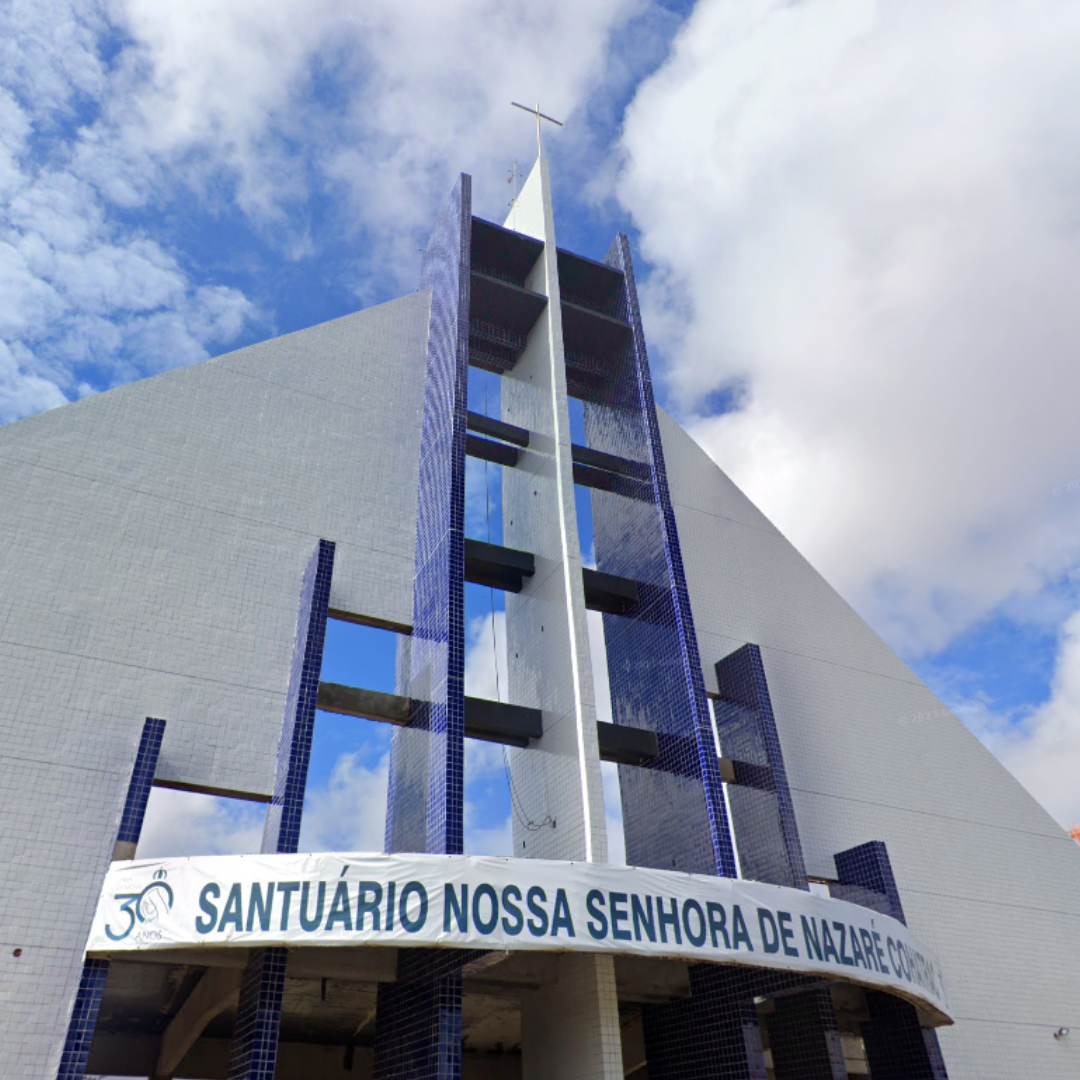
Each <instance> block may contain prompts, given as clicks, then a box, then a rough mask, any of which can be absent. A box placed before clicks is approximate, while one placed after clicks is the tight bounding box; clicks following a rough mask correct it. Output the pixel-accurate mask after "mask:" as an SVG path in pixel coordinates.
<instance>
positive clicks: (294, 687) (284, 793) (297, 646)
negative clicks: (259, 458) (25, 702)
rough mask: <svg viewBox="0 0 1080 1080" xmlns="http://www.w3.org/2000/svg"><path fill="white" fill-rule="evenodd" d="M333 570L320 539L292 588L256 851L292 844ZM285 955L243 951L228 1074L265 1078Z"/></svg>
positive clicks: (283, 849)
mask: <svg viewBox="0 0 1080 1080" xmlns="http://www.w3.org/2000/svg"><path fill="white" fill-rule="evenodd" d="M333 572H334V545H333V544H332V543H331V542H330V541H328V540H320V541H319V544H318V547H317V548H316V549H315V552H314V553H313V555H312V556H311V559H310V561H309V562H308V565H307V569H306V570H305V572H304V578H303V584H302V586H301V589H300V605H299V610H298V611H297V618H296V638H295V641H294V644H293V656H292V667H291V669H290V672H289V687H288V691H287V693H286V695H285V716H284V719H283V721H282V725H281V741H280V743H279V744H278V762H277V771H276V773H275V777H274V794H273V796H272V798H271V801H270V806H269V807H268V808H267V812H266V825H265V827H264V828H263V840H262V851H263V852H264V853H266V854H288V853H292V852H295V851H296V850H297V849H298V847H299V843H300V818H301V815H302V814H303V810H304V790H305V788H306V787H307V774H308V765H309V763H310V761H311V740H312V737H313V735H314V734H315V702H316V700H317V698H318V695H319V673H320V670H321V669H322V657H323V646H324V645H325V642H326V612H327V608H328V607H329V604H330V581H331V578H332V576H333ZM286 956H287V950H286V949H283V948H269V949H255V950H253V952H252V953H251V955H250V956H249V958H248V962H247V965H246V966H245V968H244V974H243V978H242V980H241V984H240V1001H239V1004H238V1005H237V1010H236V1026H235V1028H234V1029H233V1040H232V1048H231V1051H230V1054H229V1080H273V1076H274V1069H275V1067H276V1065H277V1052H278V1032H279V1029H280V1026H281V996H282V993H283V991H284V989H285V960H286Z"/></svg>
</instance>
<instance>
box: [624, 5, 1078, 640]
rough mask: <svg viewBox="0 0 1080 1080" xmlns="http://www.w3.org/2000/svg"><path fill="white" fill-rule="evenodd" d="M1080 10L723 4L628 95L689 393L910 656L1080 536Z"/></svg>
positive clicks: (632, 158) (1069, 551)
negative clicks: (1072, 487) (1070, 490)
mask: <svg viewBox="0 0 1080 1080" xmlns="http://www.w3.org/2000/svg"><path fill="white" fill-rule="evenodd" d="M1078 32H1080V9H1077V7H1076V6H1075V5H1074V4H1071V3H1068V2H1065V0H1037V2H1036V3H1033V4H1028V5H1024V6H1022V7H1018V6H1016V5H1012V4H1008V3H1005V2H1003V0H950V2H949V3H947V4H941V3H930V2H926V0H920V2H916V3H911V4H903V5H895V4H885V3H880V2H874V0H815V2H810V3H803V4H789V3H785V2H781V0H758V2H755V3H739V2H735V0H702V2H701V3H699V4H698V6H697V7H696V9H695V11H694V13H693V16H692V17H691V19H690V20H689V21H688V23H687V24H686V26H685V28H684V30H683V31H682V33H681V34H680V36H679V38H678V40H677V42H676V44H675V47H674V48H673V50H672V54H671V56H670V58H669V59H668V61H667V63H666V64H665V65H664V66H663V68H662V69H661V70H660V71H659V72H657V73H656V74H655V75H654V76H653V77H652V78H650V79H649V80H647V81H646V82H645V83H644V84H643V85H642V87H641V88H640V89H639V91H638V93H637V95H636V98H635V100H634V101H633V103H632V104H631V106H630V108H629V110H628V113H627V120H626V126H625V135H624V141H623V151H624V154H625V158H624V162H623V164H624V168H623V172H622V174H621V178H620V181H619V196H620V198H621V200H622V202H623V204H624V205H625V206H626V207H627V208H628V209H629V210H630V211H632V213H633V215H634V220H635V222H636V223H637V224H638V226H639V227H640V228H641V230H642V246H643V248H644V252H645V254H646V255H647V257H648V258H649V259H651V260H652V261H653V263H654V264H655V267H656V272H655V273H654V274H653V276H652V279H651V282H650V286H649V289H648V292H647V297H648V303H649V306H650V315H651V316H652V318H651V324H652V326H653V329H654V334H655V333H659V336H660V339H661V343H662V344H663V346H664V348H665V350H666V352H667V355H668V360H669V363H668V371H667V383H668V387H669V390H670V393H671V395H672V397H673V399H674V401H675V402H676V403H677V405H678V406H679V407H680V408H681V410H682V413H683V415H684V416H685V417H686V418H687V419H688V420H689V422H690V427H691V430H692V432H693V433H694V435H695V436H696V437H697V438H698V439H699V440H700V441H701V442H702V443H703V444H704V445H705V446H706V447H707V448H708V449H709V451H710V452H711V453H712V454H713V456H714V457H715V458H716V460H717V461H718V462H719V463H720V465H721V466H722V467H723V468H725V469H726V470H727V471H728V472H729V473H731V474H732V476H733V477H734V479H736V481H737V482H739V483H740V484H741V485H742V486H743V487H744V488H745V489H746V490H747V492H748V493H749V494H750V496H751V497H752V498H754V500H755V501H756V502H758V503H759V505H761V506H762V508H763V509H764V510H765V511H766V512H767V513H768V514H769V515H770V516H771V517H772V518H773V519H774V520H775V521H776V522H777V524H778V525H780V527H781V528H783V529H784V530H785V531H786V532H787V533H788V534H789V535H790V536H791V537H792V539H793V540H794V541H795V542H796V543H797V544H798V546H799V547H800V548H801V549H802V550H803V551H804V552H805V553H806V554H807V555H808V556H809V557H810V559H811V561H812V562H814V563H815V565H817V566H819V567H820V568H821V569H822V570H823V571H824V573H825V574H826V576H827V577H828V578H829V579H830V580H831V581H833V582H834V583H835V584H836V585H838V587H839V588H840V589H841V591H842V592H843V593H844V594H845V595H846V596H847V597H848V598H849V599H851V600H852V601H853V602H854V603H855V605H856V606H857V607H858V608H859V610H860V611H862V612H864V613H865V614H867V615H868V616H869V617H870V618H871V620H872V621H873V622H874V623H875V625H876V626H878V628H879V629H881V630H882V631H883V632H884V633H885V634H886V636H887V637H888V638H889V640H890V641H891V642H892V643H894V644H895V645H897V646H899V647H900V648H902V649H904V650H906V651H908V652H910V653H918V652H921V651H924V650H934V649H936V648H938V647H940V646H942V645H943V644H944V643H945V642H946V641H948V640H949V639H950V638H951V637H952V636H953V635H954V634H955V633H956V632H958V631H959V630H960V629H962V628H964V627H965V626H967V625H970V624H971V623H972V622H973V621H974V620H975V619H977V618H978V617H980V616H981V615H983V614H984V613H985V612H987V611H989V610H991V609H993V608H994V607H995V606H996V605H998V604H999V603H1001V602H1002V601H1003V600H1004V599H1005V598H1006V597H1008V596H1009V595H1010V594H1013V593H1015V592H1025V591H1026V592H1031V591H1037V590H1038V589H1040V588H1042V587H1043V586H1044V584H1045V583H1046V582H1047V581H1048V580H1052V579H1053V578H1054V577H1055V576H1056V575H1058V574H1060V573H1061V572H1062V571H1063V570H1065V569H1066V568H1068V567H1070V566H1073V565H1075V564H1076V562H1077V560H1078V557H1080V529H1078V525H1080V500H1074V501H1073V503H1072V504H1070V505H1065V504H1066V500H1058V501H1057V503H1056V504H1055V501H1054V500H1053V498H1052V490H1053V489H1054V487H1055V486H1056V485H1059V484H1061V483H1064V482H1066V481H1067V480H1069V479H1071V478H1072V477H1073V476H1074V475H1080V452H1078V450H1077V444H1076V438H1075V430H1076V429H1075V401H1076V400H1077V398H1078V396H1080V365H1077V364H1076V363H1075V355H1074V354H1075V353H1076V350H1077V347H1078V342H1080V307H1078V306H1077V304H1076V302H1075V296H1076V294H1077V291H1078V289H1080V234H1078V232H1077V230H1076V228H1075V222H1076V220H1077V215H1078V214H1080V151H1078V150H1077V147H1078V146H1080V140H1078V138H1077V134H1078V132H1077V123H1078V121H1077V116H1076V112H1075V110H1070V109H1068V108H1067V107H1065V104H1064V103H1065V102H1066V101H1070V100H1073V99H1075V98H1076V96H1077V95H1078V94H1080V68H1078V67H1077V65H1076V64H1075V62H1074V55H1073V48H1072V43H1073V42H1075V40H1076V38H1077V33H1078ZM710 395H711V400H716V397H717V396H718V395H727V396H728V399H729V400H733V401H734V403H735V404H736V406H737V407H736V408H735V409H734V411H729V412H726V413H724V414H722V415H710V414H709V413H710V409H709V408H708V403H709V401H710Z"/></svg>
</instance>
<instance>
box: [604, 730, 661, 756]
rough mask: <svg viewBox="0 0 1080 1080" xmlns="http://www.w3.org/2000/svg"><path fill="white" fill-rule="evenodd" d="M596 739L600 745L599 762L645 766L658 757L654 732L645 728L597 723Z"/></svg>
mask: <svg viewBox="0 0 1080 1080" xmlns="http://www.w3.org/2000/svg"><path fill="white" fill-rule="evenodd" d="M596 738H597V742H598V743H599V744H600V760H601V761H614V762H616V763H618V764H619V765H645V764H646V763H647V762H650V761H655V760H656V759H657V758H658V757H659V756H660V747H659V744H658V741H657V738H656V732H655V731H649V730H648V729H647V728H636V727H629V726H627V725H626V724H608V723H598V724H597V725H596Z"/></svg>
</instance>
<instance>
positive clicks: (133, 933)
mask: <svg viewBox="0 0 1080 1080" xmlns="http://www.w3.org/2000/svg"><path fill="white" fill-rule="evenodd" d="M227 945H235V946H240V947H253V946H262V945H288V946H291V947H298V946H310V945H323V946H328V945H330V946H342V945H352V946H362V945H394V946H406V947H407V946H419V945H423V946H433V945H434V946H442V947H447V948H469V949H498V950H518V949H546V950H556V951H567V950H580V951H586V952H607V953H634V954H637V955H646V956H665V957H679V958H681V959H685V960H691V961H697V962H701V961H713V962H720V963H736V964H748V965H752V966H755V967H767V968H779V969H783V970H786V971H792V972H802V973H808V974H816V975H827V976H829V977H834V978H840V979H844V980H847V981H850V982H858V983H862V984H865V985H869V986H874V987H879V988H881V989H885V990H892V991H895V992H897V993H899V994H902V995H904V996H905V997H908V998H910V999H912V1000H914V1001H917V1002H918V1003H919V1004H921V1005H923V1006H925V1007H926V1008H928V1009H929V1010H930V1012H931V1013H933V1014H936V1015H937V1018H938V1019H939V1020H945V1019H947V1018H948V1014H949V1003H948V997H947V994H946V991H945V985H944V982H943V980H942V975H941V969H940V966H939V964H938V962H937V960H936V958H935V957H934V956H933V955H932V954H931V953H930V951H929V950H928V949H927V948H926V946H924V945H923V944H921V943H920V942H919V941H918V940H917V939H916V938H915V937H914V936H913V935H912V934H911V933H909V931H908V930H907V928H906V927H905V926H904V925H903V924H902V923H900V922H897V921H896V920H895V919H891V918H889V917H887V916H885V915H879V914H878V913H877V912H875V911H872V910H870V909H869V908H864V907H860V906H858V905H856V904H849V903H846V902H845V901H842V900H835V899H832V898H830V897H826V896H819V895H817V894H814V893H807V892H802V891H801V890H798V889H785V888H780V887H779V886H776V885H764V884H762V883H761V882H755V881H741V880H733V879H730V878H721V877H707V876H705V875H699V874H682V873H676V872H673V871H667V870H646V869H640V868H637V867H627V866H608V865H606V864H603V863H577V862H549V861H544V860H540V859H503V858H490V857H473V856H465V855H367V854H357V855H353V854H342V853H334V854H317V855H223V856H206V857H200V858H191V859H163V860H154V861H138V862H117V863H114V864H113V866H112V868H111V869H110V871H109V874H108V876H107V877H106V879H105V886H104V889H103V892H102V896H101V900H100V902H99V904H98V909H97V913H96V915H95V916H94V924H93V929H92V930H91V932H90V940H89V942H88V944H87V952H88V953H92V954H95V955H102V954H106V955H114V954H118V953H123V952H132V951H141V950H145V949H176V948H184V949H188V948H192V947H212V948H220V947H222V946H227Z"/></svg>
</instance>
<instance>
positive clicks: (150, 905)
mask: <svg viewBox="0 0 1080 1080" xmlns="http://www.w3.org/2000/svg"><path fill="white" fill-rule="evenodd" d="M166 876H167V875H166V872H165V871H164V870H159V871H158V872H157V873H156V874H155V875H154V880H153V881H151V882H150V884H149V885H147V886H146V888H145V889H143V891H142V892H137V893H117V894H116V896H115V897H114V898H113V899H115V900H118V901H119V902H120V914H121V915H122V916H126V917H127V925H126V926H124V927H122V928H121V929H120V930H119V931H117V930H114V929H113V928H112V927H111V926H106V927H105V933H106V934H108V936H109V938H110V939H111V940H113V941H123V940H124V939H125V938H126V937H128V935H129V934H130V933H131V931H132V930H134V929H135V927H136V926H140V927H142V926H147V925H151V924H153V923H156V922H157V921H158V919H159V918H161V916H162V915H163V914H164V913H165V912H166V911H169V910H170V909H171V908H172V906H173V891H172V886H170V885H168V884H167V883H166V881H165V878H166ZM150 936H154V937H156V936H157V933H156V932H153V933H152V934H151V933H148V932H145V931H142V930H140V932H139V933H138V934H136V935H135V940H139V939H140V938H143V937H150Z"/></svg>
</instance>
